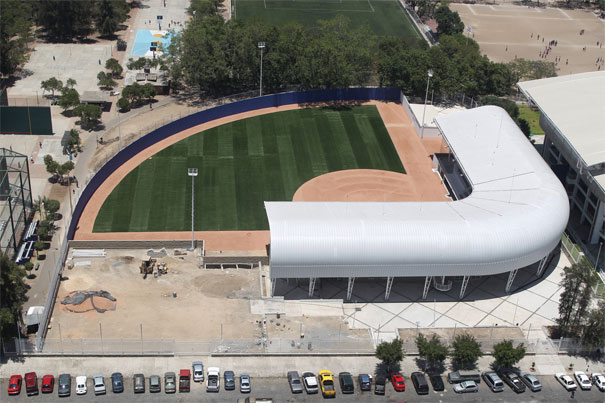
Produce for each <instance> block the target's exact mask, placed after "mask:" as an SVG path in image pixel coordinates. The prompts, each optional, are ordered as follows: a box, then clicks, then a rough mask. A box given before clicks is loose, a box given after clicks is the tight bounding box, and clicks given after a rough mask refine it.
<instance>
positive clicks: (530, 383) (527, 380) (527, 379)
mask: <svg viewBox="0 0 605 403" xmlns="http://www.w3.org/2000/svg"><path fill="white" fill-rule="evenodd" d="M521 380H522V381H523V383H524V384H525V385H527V387H528V388H529V389H530V390H531V391H532V392H539V391H541V390H542V384H541V383H540V381H539V380H538V378H536V377H535V376H533V375H532V374H528V373H522V374H521Z"/></svg>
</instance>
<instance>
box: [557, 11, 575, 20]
mask: <svg viewBox="0 0 605 403" xmlns="http://www.w3.org/2000/svg"><path fill="white" fill-rule="evenodd" d="M557 10H559V11H560V12H561V14H563V15H564V16H565V17H566V18H567V19H568V20H573V18H571V17H570V16H569V14H567V13H566V12H565V11H563V10H561V9H560V8H557Z"/></svg>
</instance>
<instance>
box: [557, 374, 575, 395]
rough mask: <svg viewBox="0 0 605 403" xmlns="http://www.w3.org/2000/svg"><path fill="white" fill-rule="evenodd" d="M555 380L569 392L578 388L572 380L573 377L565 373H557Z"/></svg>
mask: <svg viewBox="0 0 605 403" xmlns="http://www.w3.org/2000/svg"><path fill="white" fill-rule="evenodd" d="M555 378H556V379H557V381H559V383H560V384H561V385H563V387H564V388H565V389H566V390H567V391H568V392H569V391H572V390H576V389H577V388H578V386H577V385H576V383H575V382H574V381H573V379H571V377H570V376H569V375H567V374H566V373H564V372H557V373H556V374H555Z"/></svg>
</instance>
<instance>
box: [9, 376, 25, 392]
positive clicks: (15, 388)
mask: <svg viewBox="0 0 605 403" xmlns="http://www.w3.org/2000/svg"><path fill="white" fill-rule="evenodd" d="M22 383H23V378H21V375H13V376H11V379H10V381H8V394H9V395H18V394H19V393H21V384H22Z"/></svg>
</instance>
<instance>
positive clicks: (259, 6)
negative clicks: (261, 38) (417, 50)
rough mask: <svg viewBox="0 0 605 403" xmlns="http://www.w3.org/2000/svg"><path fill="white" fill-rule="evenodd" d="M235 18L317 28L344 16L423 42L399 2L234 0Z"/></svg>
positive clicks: (381, 32)
mask: <svg viewBox="0 0 605 403" xmlns="http://www.w3.org/2000/svg"><path fill="white" fill-rule="evenodd" d="M234 4H235V18H239V19H249V18H253V17H259V18H261V19H263V20H264V21H266V22H268V23H270V24H274V25H284V24H287V23H289V22H297V23H299V24H301V25H303V26H305V27H315V26H317V21H318V20H327V19H330V18H333V17H334V16H336V15H344V16H346V17H347V18H349V19H350V20H351V26H352V27H356V26H360V25H362V24H365V23H367V24H368V25H369V27H370V30H371V31H372V32H374V33H375V34H376V35H378V36H388V35H392V36H400V37H412V38H416V39H418V40H422V36H421V34H420V33H419V32H418V29H417V28H416V26H415V25H414V22H413V21H412V20H411V19H410V16H409V15H408V14H407V12H406V11H405V10H404V9H403V7H402V6H401V5H400V4H399V3H398V1H397V0H321V1H319V0H234Z"/></svg>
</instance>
